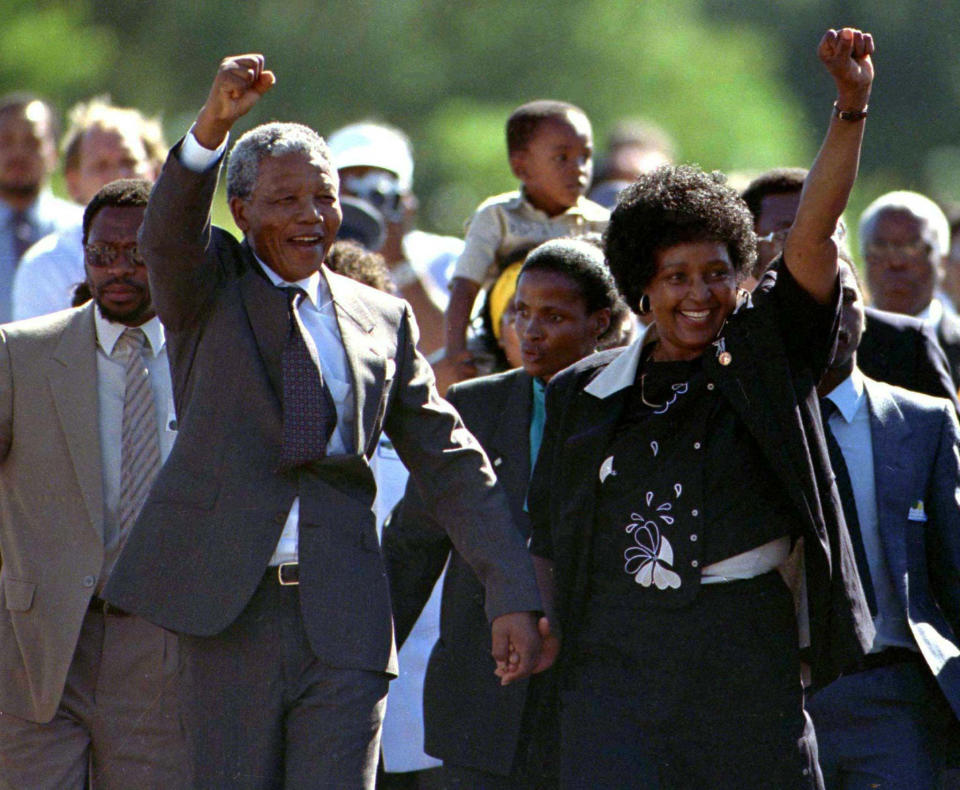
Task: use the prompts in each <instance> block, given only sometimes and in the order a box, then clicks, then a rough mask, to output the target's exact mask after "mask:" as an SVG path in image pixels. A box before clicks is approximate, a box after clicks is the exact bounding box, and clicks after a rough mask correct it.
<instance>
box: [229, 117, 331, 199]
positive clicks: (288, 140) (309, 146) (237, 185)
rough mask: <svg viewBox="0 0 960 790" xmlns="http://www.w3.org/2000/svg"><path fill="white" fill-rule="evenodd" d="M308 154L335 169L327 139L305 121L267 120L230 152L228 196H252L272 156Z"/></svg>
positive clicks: (237, 143) (245, 135) (246, 135)
mask: <svg viewBox="0 0 960 790" xmlns="http://www.w3.org/2000/svg"><path fill="white" fill-rule="evenodd" d="M295 153H299V154H304V155H305V156H307V157H308V158H309V159H313V158H315V157H318V158H320V159H322V160H323V161H324V162H326V163H327V164H328V165H329V166H330V169H331V171H333V170H334V167H333V162H332V159H331V157H330V149H329V148H328V147H327V144H326V142H324V139H323V138H322V137H321V136H320V135H319V134H317V133H316V132H315V131H313V129H311V128H310V127H309V126H304V125H303V124H302V123H280V122H278V121H274V122H273V123H265V124H261V125H260V126H255V127H254V128H253V129H251V130H250V131H249V132H247V133H246V134H244V135H243V136H242V137H241V138H240V139H239V140H237V142H236V144H235V145H234V146H233V150H232V151H230V160H229V162H228V163H227V198H234V197H238V198H248V197H250V194H251V193H252V192H253V187H254V185H255V184H256V183H257V176H258V175H259V173H260V162H262V161H263V160H264V158H266V157H268V156H285V155H286V154H295Z"/></svg>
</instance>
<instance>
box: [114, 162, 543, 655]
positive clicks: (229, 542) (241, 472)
mask: <svg viewBox="0 0 960 790" xmlns="http://www.w3.org/2000/svg"><path fill="white" fill-rule="evenodd" d="M176 150H177V149H176V148H175V149H174V152H172V153H171V156H170V157H169V158H168V160H167V163H166V165H165V167H164V170H163V173H162V175H161V177H160V179H159V180H158V182H157V184H156V186H155V188H154V192H153V195H152V196H151V199H150V204H149V206H148V207H147V214H146V218H145V220H144V224H143V228H142V229H141V233H140V239H141V249H142V250H143V253H144V256H145V258H146V259H147V266H148V269H149V273H150V287H151V292H152V294H153V300H154V303H155V304H156V307H157V312H158V315H159V316H160V318H161V320H162V321H163V323H164V326H165V327H166V329H167V333H168V334H167V344H168V353H169V355H170V365H171V371H172V374H173V387H174V399H175V402H176V407H177V414H178V421H179V434H178V438H177V442H176V444H175V445H174V448H173V450H172V452H171V454H170V458H169V459H168V461H167V463H166V464H165V466H164V468H163V469H162V470H161V472H160V474H159V476H158V478H157V481H156V484H155V485H154V488H153V490H152V492H151V494H150V497H149V498H148V500H147V503H146V504H145V506H144V508H143V510H142V512H141V514H140V518H139V519H138V521H137V524H136V525H135V527H134V529H133V531H132V533H131V535H130V538H129V539H128V541H127V543H126V546H125V549H124V553H123V554H122V555H121V557H120V559H119V561H118V563H117V565H116V567H115V568H114V570H113V572H112V573H111V578H110V582H109V584H108V586H107V589H106V590H105V592H104V595H105V597H106V598H107V599H108V600H111V601H112V602H114V603H116V604H117V605H118V606H121V607H123V608H124V609H127V610H130V611H133V612H136V613H138V614H141V615H143V616H144V617H146V618H147V619H149V620H152V621H154V622H156V623H158V624H160V625H164V626H166V627H168V628H171V629H172V630H175V631H180V632H184V633H190V634H198V635H212V634H216V633H219V632H220V631H222V630H223V629H225V628H226V627H227V626H228V625H230V624H231V623H232V622H233V621H234V620H235V619H236V618H237V616H238V615H239V614H240V612H241V611H242V610H243V609H244V607H245V606H246V605H247V602H248V601H249V600H250V597H251V596H252V595H253V592H254V590H255V589H256V587H257V585H258V583H259V582H260V579H261V578H262V576H263V574H264V570H265V568H266V566H267V563H268V561H269V559H270V557H271V555H272V553H273V551H274V548H275V547H276V544H277V540H278V538H279V536H280V532H281V530H282V527H283V524H284V521H285V520H286V517H287V513H288V512H289V509H290V506H291V503H292V502H293V499H294V497H296V496H299V497H300V525H299V526H300V529H299V554H300V600H301V605H302V609H303V619H304V624H305V627H306V631H307V635H308V638H309V639H310V643H311V647H312V649H313V650H314V652H315V654H316V655H317V656H318V658H320V659H321V660H323V661H325V662H326V663H328V664H331V665H333V666H338V667H347V668H359V669H369V670H374V671H389V672H396V651H395V649H394V645H393V638H392V636H393V627H392V618H391V613H390V596H389V591H388V585H387V578H386V573H385V570H384V566H383V560H382V557H381V553H380V545H379V542H378V540H377V532H376V524H375V519H374V515H373V511H372V503H373V498H374V494H375V484H374V482H373V476H372V475H371V473H370V468H369V466H368V463H367V461H368V459H369V458H370V456H371V454H372V453H373V452H374V451H375V449H376V446H377V440H378V438H379V436H380V432H381V431H386V432H387V433H388V435H389V436H390V439H391V440H392V441H393V443H394V445H395V447H396V448H397V451H398V452H399V454H400V457H401V459H402V460H403V462H404V464H405V465H406V466H407V468H408V469H410V471H411V474H412V475H413V476H414V479H415V480H416V481H417V484H418V485H419V486H420V487H421V490H422V491H423V494H424V496H425V497H426V498H427V499H428V500H429V501H431V502H434V503H435V506H436V508H437V511H438V513H439V514H440V518H441V521H442V523H443V524H444V526H445V528H446V529H447V530H448V532H449V534H450V536H451V538H452V540H453V542H454V544H455V545H456V546H457V548H458V550H460V551H461V553H462V554H463V555H464V556H465V557H467V558H468V560H469V561H470V563H471V565H472V566H473V568H474V569H475V570H476V572H477V574H478V576H479V577H480V578H481V579H482V580H483V582H484V584H485V586H486V591H487V598H486V602H487V606H486V613H487V616H488V617H490V618H493V617H495V616H498V615H500V614H504V613H507V612H513V611H524V610H535V609H538V608H539V596H538V594H537V590H536V584H535V582H534V580H533V574H532V568H531V564H530V559H529V557H528V555H527V552H526V548H525V546H524V545H523V541H522V540H521V538H520V537H519V535H518V534H517V532H516V528H515V527H514V525H513V523H512V521H511V519H510V515H509V508H508V506H507V503H506V500H505V498H504V495H503V492H502V491H501V489H500V488H499V486H497V485H496V479H495V475H494V473H493V470H492V468H491V467H490V464H489V462H488V461H487V459H486V456H485V455H484V453H483V451H482V450H481V449H480V447H479V445H478V444H477V442H476V440H475V439H474V438H473V437H472V436H471V435H470V434H469V433H468V432H467V430H466V429H465V428H464V427H463V424H462V423H461V422H460V420H459V417H458V416H457V414H456V412H455V411H454V410H453V408H452V407H450V406H449V404H447V403H446V402H445V401H443V400H442V399H440V397H439V396H438V395H437V392H436V388H435V386H434V381H433V374H432V372H431V370H430V367H429V365H428V364H427V363H426V361H425V360H424V359H423V357H422V356H421V355H420V354H419V353H418V352H417V350H416V343H417V330H416V325H415V323H414V320H413V316H412V313H411V311H410V308H409V306H408V305H407V304H406V303H405V302H403V301H401V300H399V299H396V298H394V297H391V296H388V295H386V294H382V293H380V292H378V291H375V290H373V289H371V288H367V287H366V286H363V285H360V284H358V283H355V282H353V281H352V280H348V279H346V278H344V277H340V276H338V275H336V274H333V273H331V272H329V271H327V270H326V269H324V270H322V274H323V276H324V277H325V278H326V280H327V284H328V286H329V288H330V293H331V295H332V298H333V302H334V305H335V308H336V313H337V320H338V326H339V329H340V334H341V337H342V340H343V346H344V349H345V351H346V356H347V361H348V364H349V367H350V370H351V373H352V377H353V390H354V397H355V399H356V402H355V407H356V408H355V413H356V415H357V417H356V425H355V426H354V431H353V450H354V454H351V455H344V456H330V457H327V458H325V459H324V460H322V461H320V462H318V463H315V464H312V465H310V466H309V467H304V468H302V469H301V470H300V471H294V472H279V471H277V470H278V466H279V456H280V444H281V417H282V413H281V412H282V403H281V393H282V386H281V367H280V355H281V351H282V348H283V344H284V341H285V338H286V334H287V325H288V324H287V322H288V318H287V304H286V297H285V296H284V294H283V293H282V291H281V290H280V289H278V288H275V287H274V286H273V285H272V284H271V283H270V282H269V281H268V280H267V278H266V277H265V276H264V275H263V272H262V271H261V270H260V268H259V266H258V265H257V264H256V261H255V259H254V258H253V256H252V254H251V252H250V250H249V248H248V247H247V246H246V244H240V243H238V242H237V241H236V240H235V239H234V238H233V237H232V236H230V235H229V234H227V233H225V232H224V231H221V230H219V229H217V228H212V227H211V226H210V224H209V215H210V204H211V200H212V197H213V193H214V189H215V187H216V181H217V171H216V169H215V168H214V169H212V170H210V171H207V172H204V173H194V172H191V171H189V170H187V169H186V168H184V167H183V166H182V165H181V164H180V162H179V160H178V158H177V155H176Z"/></svg>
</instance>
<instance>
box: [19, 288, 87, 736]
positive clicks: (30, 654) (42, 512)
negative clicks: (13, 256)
mask: <svg viewBox="0 0 960 790" xmlns="http://www.w3.org/2000/svg"><path fill="white" fill-rule="evenodd" d="M93 310H94V307H93V303H92V302H90V303H88V304H87V305H86V306H84V307H80V308H77V309H75V310H66V311H63V312H60V313H54V314H52V315H46V316H41V317H39V318H33V319H30V320H28V321H21V322H18V323H15V324H7V325H5V326H4V327H3V328H2V329H0V558H2V562H3V567H2V570H0V582H2V584H0V601H2V605H0V674H2V676H3V682H0V711H3V712H4V713H9V714H13V715H14V716H19V717H21V718H24V719H29V720H31V721H37V722H47V721H50V719H51V718H53V715H54V713H55V712H56V710H57V706H58V705H59V704H60V698H61V696H62V695H63V688H64V683H65V682H66V677H67V670H68V669H69V667H70V662H71V661H72V660H73V652H74V649H75V648H76V645H77V638H78V637H79V634H80V627H81V625H82V624H83V618H84V615H85V614H86V611H87V607H88V605H89V603H90V597H91V596H92V595H93V591H94V587H95V584H96V580H97V579H98V578H99V575H100V571H101V567H102V565H103V511H104V504H103V474H102V471H101V455H100V433H99V426H98V419H99V418H98V411H97V361H96V331H95V329H94V323H93Z"/></svg>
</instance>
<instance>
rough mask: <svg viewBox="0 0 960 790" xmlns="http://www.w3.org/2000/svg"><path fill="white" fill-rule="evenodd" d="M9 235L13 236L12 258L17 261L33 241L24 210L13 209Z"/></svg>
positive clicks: (30, 226) (28, 220)
mask: <svg viewBox="0 0 960 790" xmlns="http://www.w3.org/2000/svg"><path fill="white" fill-rule="evenodd" d="M10 235H11V237H12V238H13V259H14V262H15V263H19V262H20V259H21V258H22V257H23V253H25V252H26V251H27V250H28V249H29V248H30V245H31V244H33V242H34V233H33V226H32V225H31V224H30V219H29V218H28V217H27V212H26V211H14V212H13V214H11V215H10Z"/></svg>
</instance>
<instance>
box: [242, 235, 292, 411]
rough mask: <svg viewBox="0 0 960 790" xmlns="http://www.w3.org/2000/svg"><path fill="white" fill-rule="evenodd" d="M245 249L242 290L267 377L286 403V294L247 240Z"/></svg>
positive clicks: (275, 392) (287, 324)
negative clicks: (283, 358)
mask: <svg viewBox="0 0 960 790" xmlns="http://www.w3.org/2000/svg"><path fill="white" fill-rule="evenodd" d="M242 250H243V258H244V260H245V261H246V263H247V266H246V270H245V271H244V272H243V273H242V274H241V275H240V280H239V283H240V294H241V296H242V298H243V304H244V307H245V308H246V311H247V318H248V320H249V321H250V328H251V329H252V330H253V336H254V338H255V339H256V341H257V347H258V348H259V349H260V359H261V360H262V361H263V365H264V367H265V368H266V371H267V377H268V378H269V379H270V384H271V386H272V387H273V391H274V394H275V395H276V396H277V400H278V401H279V402H280V403H283V370H282V368H281V366H280V358H281V355H282V353H283V346H284V343H286V341H287V331H288V329H289V319H288V316H287V297H286V296H285V295H284V293H283V291H282V290H281V289H280V288H277V287H276V286H274V285H273V283H271V282H270V281H269V280H268V279H267V277H266V275H264V274H263V273H262V272H261V271H260V270H259V269H260V266H259V264H258V263H257V262H256V260H255V259H254V257H253V254H252V253H251V252H250V249H249V247H247V244H246V242H244V243H243V247H242Z"/></svg>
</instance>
